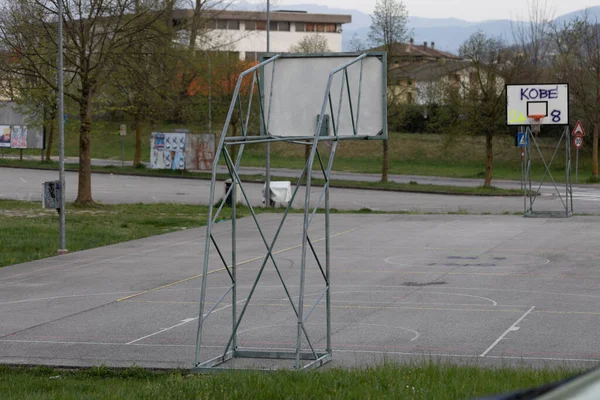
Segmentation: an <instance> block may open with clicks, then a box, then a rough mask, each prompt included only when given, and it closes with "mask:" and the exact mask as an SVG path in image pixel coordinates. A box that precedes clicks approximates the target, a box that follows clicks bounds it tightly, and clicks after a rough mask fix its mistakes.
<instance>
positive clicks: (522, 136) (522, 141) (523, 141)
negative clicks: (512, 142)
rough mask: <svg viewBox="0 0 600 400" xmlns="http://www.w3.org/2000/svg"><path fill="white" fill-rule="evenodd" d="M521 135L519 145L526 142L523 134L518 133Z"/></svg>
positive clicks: (524, 144) (523, 144)
mask: <svg viewBox="0 0 600 400" xmlns="http://www.w3.org/2000/svg"><path fill="white" fill-rule="evenodd" d="M519 136H521V141H520V142H519V146H527V143H526V142H525V137H526V136H525V135H523V134H521V135H519Z"/></svg>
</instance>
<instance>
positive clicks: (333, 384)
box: [0, 362, 576, 400]
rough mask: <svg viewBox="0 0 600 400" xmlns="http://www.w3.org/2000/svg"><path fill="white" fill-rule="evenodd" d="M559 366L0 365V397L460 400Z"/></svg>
mask: <svg viewBox="0 0 600 400" xmlns="http://www.w3.org/2000/svg"><path fill="white" fill-rule="evenodd" d="M575 373H576V371H570V370H567V369H526V368H523V369H509V368H494V369H492V368H480V367H465V366H455V365H450V364H443V363H442V364H439V363H434V362H429V363H423V364H418V365H405V366H403V365H394V364H385V365H381V366H377V367H372V368H368V369H364V370H361V369H352V370H343V369H328V370H317V371H310V372H307V373H297V372H291V371H279V372H273V373H268V374H265V373H259V372H249V371H248V372H244V371H242V372H235V373H223V374H217V375H213V376H206V375H192V374H189V373H188V372H186V371H174V372H151V371H147V370H144V369H141V368H132V369H126V370H112V369H108V368H104V367H98V368H91V369H85V370H80V371H72V370H71V371H70V370H56V369H51V368H44V367H38V368H24V367H6V366H1V367H0V393H2V398H3V400H16V399H47V400H52V399H56V400H58V399H60V400H66V399H82V398H85V399H244V400H246V399H386V398H387V399H436V400H444V399H467V398H473V397H479V396H484V395H489V394H496V393H505V392H510V391H513V390H517V389H525V388H532V387H536V386H540V385H543V384H546V383H550V382H555V381H559V380H562V379H565V378H567V377H569V376H572V375H573V374H575Z"/></svg>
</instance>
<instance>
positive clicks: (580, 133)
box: [571, 121, 585, 136]
mask: <svg viewBox="0 0 600 400" xmlns="http://www.w3.org/2000/svg"><path fill="white" fill-rule="evenodd" d="M571 135H573V136H585V131H584V130H583V124H582V123H581V121H577V124H575V129H573V133H571Z"/></svg>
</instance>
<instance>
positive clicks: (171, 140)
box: [150, 132, 186, 170]
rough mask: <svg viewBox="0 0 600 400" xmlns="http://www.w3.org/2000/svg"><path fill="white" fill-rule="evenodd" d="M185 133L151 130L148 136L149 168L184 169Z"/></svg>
mask: <svg viewBox="0 0 600 400" xmlns="http://www.w3.org/2000/svg"><path fill="white" fill-rule="evenodd" d="M185 145H186V134H185V133H162V132H153V133H152V134H151V136H150V168H151V169H172V170H184V169H185Z"/></svg>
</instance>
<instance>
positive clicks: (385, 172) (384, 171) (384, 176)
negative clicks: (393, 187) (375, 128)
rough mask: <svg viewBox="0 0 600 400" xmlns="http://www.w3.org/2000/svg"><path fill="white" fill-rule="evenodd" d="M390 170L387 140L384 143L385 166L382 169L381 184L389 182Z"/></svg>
mask: <svg viewBox="0 0 600 400" xmlns="http://www.w3.org/2000/svg"><path fill="white" fill-rule="evenodd" d="M388 170H389V151H388V141H387V139H386V140H384V141H383V166H382V168H381V182H383V183H386V182H387V181H388Z"/></svg>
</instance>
